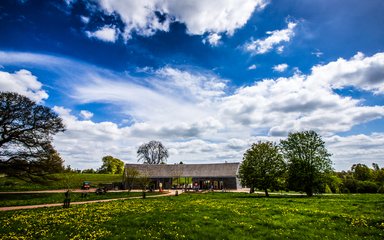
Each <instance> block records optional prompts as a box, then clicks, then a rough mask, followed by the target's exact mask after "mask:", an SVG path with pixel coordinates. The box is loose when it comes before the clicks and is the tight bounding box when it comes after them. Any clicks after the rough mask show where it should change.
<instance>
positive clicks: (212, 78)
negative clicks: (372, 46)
mask: <svg viewBox="0 0 384 240" xmlns="http://www.w3.org/2000/svg"><path fill="white" fill-rule="evenodd" d="M2 56H6V57H4V59H2ZM22 56H26V59H29V60H28V61H30V62H31V64H32V63H33V64H36V63H35V61H36V60H37V65H34V66H35V67H36V66H42V67H44V68H48V69H50V70H51V71H60V73H61V71H62V72H64V73H66V74H73V75H61V79H60V83H62V84H63V85H61V87H62V88H63V89H62V90H63V91H64V90H65V91H66V92H68V93H69V94H70V95H69V96H70V98H71V99H70V100H71V104H77V106H78V107H79V108H80V109H81V107H83V109H84V108H85V107H84V106H82V104H88V103H91V104H92V103H103V105H106V106H107V109H108V111H109V112H110V114H111V115H112V114H113V116H114V119H119V118H120V119H122V120H121V123H122V124H121V125H120V123H116V122H107V121H105V122H94V121H91V120H89V117H90V116H91V115H92V114H88V113H87V112H85V111H84V112H83V113H80V115H78V117H76V116H75V114H73V113H71V112H70V109H69V107H72V106H73V105H70V106H67V107H66V108H64V107H55V111H57V112H58V113H59V114H60V116H61V117H62V118H63V119H64V122H65V124H66V126H67V129H68V130H67V131H65V132H64V133H60V134H58V135H57V136H55V141H54V144H55V146H56V147H57V149H58V151H59V152H60V153H61V155H62V156H63V158H64V159H65V160H66V161H67V162H66V164H71V165H72V167H79V168H90V167H93V168H95V167H98V166H100V164H101V162H100V160H101V158H102V156H104V155H113V156H116V157H118V158H120V159H123V160H125V161H130V162H136V161H137V160H136V150H137V147H138V146H139V145H140V144H141V143H143V142H147V141H150V140H153V139H156V140H161V141H162V142H163V143H164V144H165V145H166V146H167V147H168V148H169V150H170V152H171V157H170V159H169V160H170V162H179V161H183V162H186V163H187V162H188V163H194V162H204V161H208V162H222V161H240V160H241V158H242V155H243V153H244V150H245V149H247V148H248V147H249V146H250V144H251V143H253V142H256V141H258V140H273V141H279V139H280V138H284V137H286V134H287V133H288V132H290V131H298V130H308V129H312V130H316V131H318V132H319V133H320V134H321V135H322V136H323V137H324V140H325V141H326V143H327V146H328V148H329V150H330V151H331V152H332V153H333V157H332V158H333V160H334V162H335V166H336V167H337V168H338V169H346V168H349V167H350V166H351V164H353V163H356V162H361V161H363V160H362V157H363V156H364V151H365V150H366V152H367V153H369V154H370V155H369V158H368V157H366V156H364V157H366V158H365V159H368V160H367V161H376V162H377V159H382V158H383V157H384V153H383V152H382V151H380V150H379V149H378V147H376V146H381V145H382V143H381V141H382V140H383V139H384V137H383V133H367V134H366V135H354V136H346V137H340V136H338V134H339V133H340V132H347V133H348V131H349V130H350V129H351V128H352V127H354V126H357V125H359V124H362V123H366V122H369V121H371V120H374V119H380V118H383V116H384V106H383V105H382V104H381V105H377V106H366V105H364V99H353V98H351V97H345V96H341V95H339V94H337V92H335V91H334V88H339V87H342V86H346V83H345V82H344V80H343V78H340V76H344V74H345V72H348V71H346V70H345V66H349V67H350V65H351V64H353V66H354V68H353V74H350V79H349V83H353V85H354V86H355V87H357V88H361V89H363V87H362V86H364V88H365V89H367V90H368V91H369V90H371V91H373V92H375V91H376V87H375V86H377V85H369V86H370V87H369V88H368V87H367V86H366V85H365V84H366V82H365V81H361V79H367V81H368V80H369V79H370V78H372V76H377V74H376V73H377V66H381V65H380V64H381V63H382V62H381V61H382V60H381V59H382V53H378V54H375V55H373V56H367V57H363V56H362V55H361V54H358V55H357V56H355V57H354V58H351V59H348V60H344V59H339V60H337V61H334V62H330V63H327V64H324V65H319V66H316V67H314V68H313V70H312V72H311V73H310V74H308V75H303V74H301V73H297V74H295V75H293V76H291V77H287V78H278V79H263V80H261V81H258V82H255V83H254V84H251V85H249V86H243V87H239V88H237V89H234V87H233V86H231V85H229V84H230V82H229V81H228V80H226V79H222V78H220V77H219V76H217V75H215V74H213V73H212V72H209V71H203V70H201V69H195V68H189V69H188V68H186V67H184V69H180V68H174V67H171V66H168V67H164V68H161V69H157V70H156V69H155V70H154V69H151V68H145V69H141V70H140V71H141V74H143V75H144V76H145V77H141V78H137V77H133V76H130V75H129V74H126V73H125V74H118V73H113V72H110V71H106V70H103V69H100V68H97V67H94V66H89V65H85V64H83V63H79V62H73V61H72V62H71V61H70V60H67V59H60V58H51V57H47V56H42V55H36V56H34V55H17V54H16V55H12V54H11V55H9V54H8V55H6V54H3V53H1V52H0V64H6V63H8V62H9V61H10V60H9V59H16V60H14V61H22V62H25V61H27V60H25V59H24V60H22ZM7 61H8V62H7ZM335 64H337V65H338V66H339V68H338V69H339V72H337V71H336V70H337V68H336V67H335V66H334V65H335ZM68 69H70V70H71V71H67V70H68ZM328 71H331V72H330V73H331V74H328ZM357 73H358V74H357ZM2 74H4V73H3V72H2ZM13 74H16V73H13ZM24 74H25V73H24ZM5 75H7V76H8V75H12V74H10V73H7V74H5ZM25 75H26V76H28V75H32V74H31V73H29V74H25ZM21 76H24V75H23V74H21ZM32 76H33V75H32ZM74 77H76V79H77V81H76V82H74V81H69V80H66V78H68V79H70V80H72V79H73V78H74ZM1 79H3V78H1ZM35 80H36V78H35ZM339 81H340V82H339ZM368 82H369V83H371V82H372V81H368ZM3 86H8V82H7V84H4V83H3ZM23 86H24V85H23ZM37 89H41V86H40V87H37ZM231 90H232V91H233V92H231ZM87 109H88V108H87ZM92 111H93V112H94V113H95V115H97V114H98V110H96V109H92ZM127 119H128V120H127ZM125 120H127V121H125ZM125 122H129V124H128V125H125V124H124V123H125ZM376 143H377V144H379V145H375V144H376ZM358 144H361V145H362V147H356V146H357V145H358ZM380 144H381V145H380ZM349 153H350V154H349ZM367 163H368V162H367Z"/></svg>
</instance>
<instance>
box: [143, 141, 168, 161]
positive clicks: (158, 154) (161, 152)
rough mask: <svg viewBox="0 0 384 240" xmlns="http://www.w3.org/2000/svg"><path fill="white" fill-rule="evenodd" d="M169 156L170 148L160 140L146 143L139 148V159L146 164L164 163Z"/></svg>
mask: <svg viewBox="0 0 384 240" xmlns="http://www.w3.org/2000/svg"><path fill="white" fill-rule="evenodd" d="M168 156H169V155H168V150H167V149H166V148H165V147H164V145H163V144H162V143H161V142H159V141H150V142H148V143H144V144H142V145H141V146H140V147H139V149H138V150H137V157H138V161H143V163H145V164H163V163H165V162H166V161H167V158H168Z"/></svg>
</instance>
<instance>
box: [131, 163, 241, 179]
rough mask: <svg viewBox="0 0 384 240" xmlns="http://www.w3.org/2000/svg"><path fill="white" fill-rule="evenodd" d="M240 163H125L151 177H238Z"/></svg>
mask: <svg viewBox="0 0 384 240" xmlns="http://www.w3.org/2000/svg"><path fill="white" fill-rule="evenodd" d="M239 165H240V163H212V164H125V167H126V168H127V167H131V168H134V169H136V170H138V171H139V173H140V174H143V175H146V176H148V177H151V178H169V177H236V176H237V173H238V169H239Z"/></svg>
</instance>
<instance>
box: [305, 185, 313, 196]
mask: <svg viewBox="0 0 384 240" xmlns="http://www.w3.org/2000/svg"><path fill="white" fill-rule="evenodd" d="M305 193H306V194H307V196H308V197H312V196H313V190H312V188H311V187H307V188H306V189H305Z"/></svg>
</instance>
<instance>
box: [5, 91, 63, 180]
mask: <svg viewBox="0 0 384 240" xmlns="http://www.w3.org/2000/svg"><path fill="white" fill-rule="evenodd" d="M0 101H1V102H0V173H5V174H7V175H8V176H13V177H17V178H19V179H23V180H25V181H32V182H38V181H43V180H45V178H46V176H47V175H48V174H51V173H55V172H60V171H62V169H63V166H62V164H63V161H62V160H61V158H60V156H59V154H58V153H57V152H56V151H55V150H54V148H53V146H52V145H51V141H52V136H53V135H54V134H56V133H58V132H62V131H64V130H65V127H64V124H63V123H62V119H61V118H60V117H59V116H58V115H57V114H56V113H55V112H53V111H52V110H51V109H50V108H48V107H45V106H42V105H38V104H36V103H35V102H33V101H32V100H30V99H29V98H27V97H25V96H22V95H20V94H17V93H10V92H0Z"/></svg>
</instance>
